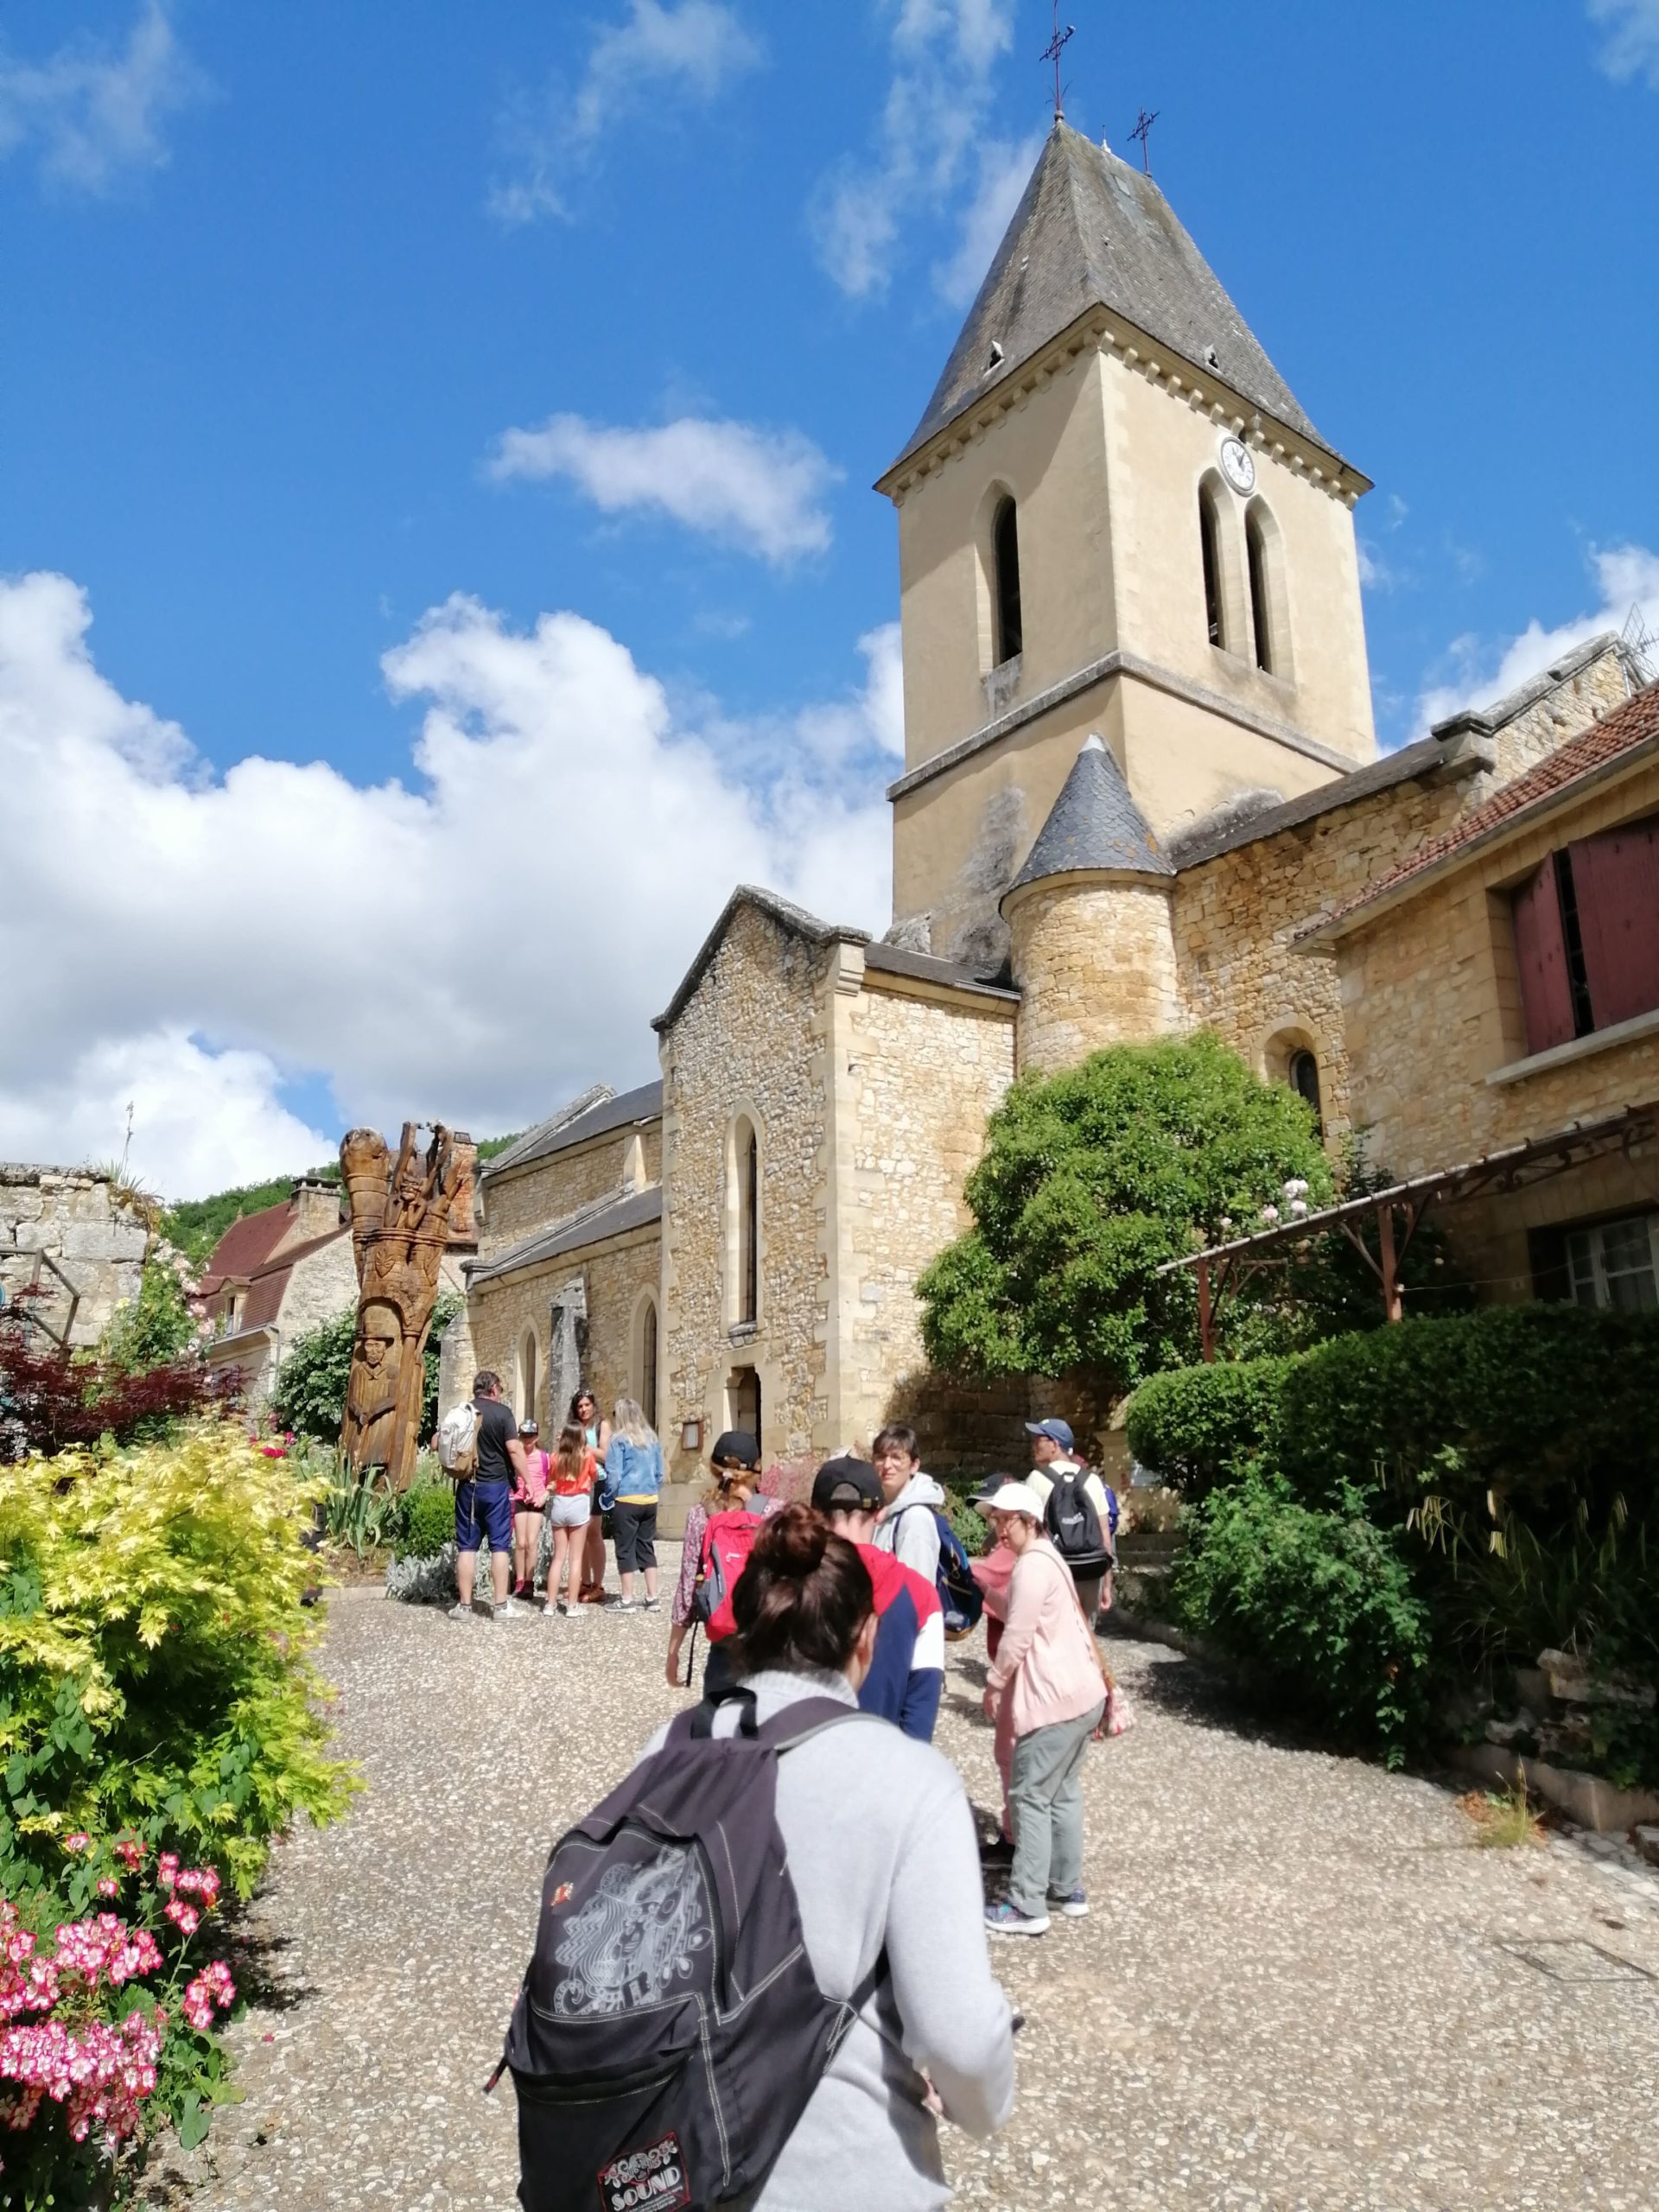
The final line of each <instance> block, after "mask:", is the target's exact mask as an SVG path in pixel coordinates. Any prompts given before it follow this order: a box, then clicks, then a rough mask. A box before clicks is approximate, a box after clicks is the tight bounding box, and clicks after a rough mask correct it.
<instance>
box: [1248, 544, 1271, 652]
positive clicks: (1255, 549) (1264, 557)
mask: <svg viewBox="0 0 1659 2212" xmlns="http://www.w3.org/2000/svg"><path fill="white" fill-rule="evenodd" d="M1244 548H1245V551H1246V553H1247V554H1248V556H1249V568H1250V621H1251V625H1252V627H1253V631H1254V635H1255V664H1256V666H1257V667H1258V668H1264V669H1266V670H1267V671H1268V674H1269V675H1271V674H1272V672H1273V605H1272V602H1271V601H1270V600H1269V599H1268V541H1267V539H1266V537H1264V536H1263V535H1262V524H1261V523H1260V522H1259V521H1258V520H1257V518H1256V517H1255V515H1254V514H1250V515H1247V516H1246V517H1245V520H1244Z"/></svg>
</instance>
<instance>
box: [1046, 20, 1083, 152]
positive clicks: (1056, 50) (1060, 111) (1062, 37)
mask: <svg viewBox="0 0 1659 2212" xmlns="http://www.w3.org/2000/svg"><path fill="white" fill-rule="evenodd" d="M1076 32H1077V25H1076V24H1075V23H1068V24H1067V25H1066V27H1065V29H1064V30H1062V29H1060V0H1054V35H1053V37H1052V39H1050V41H1048V44H1047V45H1046V47H1045V48H1043V53H1042V58H1043V60H1045V61H1052V63H1053V64H1054V120H1055V122H1056V123H1058V122H1060V121H1061V120H1062V119H1063V118H1064V116H1065V107H1064V105H1062V102H1061V98H1060V56H1061V54H1064V53H1065V47H1066V41H1067V40H1068V39H1070V38H1071V37H1073V36H1074V35H1076Z"/></svg>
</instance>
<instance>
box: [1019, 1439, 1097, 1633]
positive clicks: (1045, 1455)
mask: <svg viewBox="0 0 1659 2212" xmlns="http://www.w3.org/2000/svg"><path fill="white" fill-rule="evenodd" d="M1026 1434H1027V1436H1028V1437H1029V1438H1030V1439H1031V1472H1030V1473H1029V1474H1028V1475H1027V1476H1026V1477H1025V1478H1024V1480H1025V1484H1026V1487H1027V1490H1029V1491H1031V1492H1032V1493H1033V1496H1034V1497H1035V1498H1036V1500H1037V1503H1038V1504H1039V1506H1041V1507H1042V1509H1043V1521H1044V1526H1045V1528H1046V1529H1048V1530H1049V1534H1050V1535H1052V1534H1053V1530H1052V1528H1051V1527H1050V1526H1049V1522H1050V1516H1049V1513H1048V1500H1049V1493H1050V1492H1051V1491H1052V1490H1053V1488H1054V1486H1055V1484H1057V1483H1058V1482H1059V1481H1060V1480H1061V1478H1063V1477H1065V1476H1067V1475H1075V1476H1077V1478H1079V1482H1080V1484H1081V1487H1082V1488H1083V1489H1084V1490H1085V1491H1087V1492H1088V1494H1089V1502H1090V1504H1091V1505H1092V1506H1093V1507H1094V1509H1095V1517H1096V1520H1098V1522H1100V1528H1101V1534H1102V1535H1103V1538H1104V1539H1105V1542H1106V1548H1107V1551H1108V1554H1110V1553H1111V1550H1112V1537H1113V1533H1114V1530H1115V1528H1116V1505H1117V1500H1116V1497H1114V1496H1113V1494H1112V1492H1111V1491H1109V1490H1108V1488H1107V1487H1106V1484H1104V1483H1103V1481H1102V1480H1101V1478H1100V1477H1099V1476H1098V1475H1097V1474H1096V1473H1095V1472H1094V1471H1093V1470H1092V1469H1090V1468H1085V1467H1084V1464H1083V1462H1082V1460H1081V1459H1078V1457H1077V1442H1076V1439H1075V1438H1074V1437H1073V1436H1072V1433H1071V1422H1070V1421H1060V1420H1058V1419H1050V1420H1048V1421H1027V1423H1026ZM1110 1575H1111V1567H1110V1564H1109V1562H1108V1564H1107V1565H1106V1566H1105V1567H1099V1566H1096V1567H1091V1568H1090V1569H1089V1570H1087V1571H1085V1572H1083V1573H1077V1572H1075V1571H1074V1573H1073V1574H1072V1577H1071V1579H1072V1580H1073V1581H1074V1582H1075V1583H1076V1584H1077V1597H1078V1599H1079V1601H1080V1602H1081V1604H1082V1606H1083V1610H1084V1613H1085V1614H1086V1615H1087V1616H1088V1618H1090V1620H1091V1621H1092V1620H1093V1619H1094V1618H1095V1615H1096V1612H1097V1611H1099V1609H1100V1601H1101V1591H1102V1587H1103V1585H1104V1586H1105V1588H1106V1592H1107V1595H1106V1602H1107V1604H1108V1605H1110V1603H1111V1593H1110V1581H1109V1578H1110Z"/></svg>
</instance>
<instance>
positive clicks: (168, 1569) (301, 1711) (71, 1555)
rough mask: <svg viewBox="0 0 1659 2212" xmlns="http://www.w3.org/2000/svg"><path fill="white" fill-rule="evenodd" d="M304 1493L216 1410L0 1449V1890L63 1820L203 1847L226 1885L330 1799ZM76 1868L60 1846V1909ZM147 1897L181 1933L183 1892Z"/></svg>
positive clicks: (90, 1880) (33, 1868)
mask: <svg viewBox="0 0 1659 2212" xmlns="http://www.w3.org/2000/svg"><path fill="white" fill-rule="evenodd" d="M314 1497H315V1491H313V1490H312V1489H310V1488H308V1486H306V1485H304V1484H301V1483H298V1482H296V1479H295V1477H294V1474H293V1471H292V1470H291V1467H290V1466H289V1463H288V1462H286V1461H284V1460H282V1459H269V1458H267V1457H266V1456H265V1455H264V1452H262V1451H261V1450H260V1449H259V1448H258V1447H257V1446H256V1445H254V1444H251V1443H250V1441H249V1440H248V1439H247V1437H246V1435H245V1433H242V1431H241V1430H240V1428H239V1427H238V1424H237V1423H236V1422H234V1421H213V1422H200V1423H197V1424H195V1425H193V1426H191V1427H188V1428H186V1429H184V1430H182V1431H181V1432H180V1433H177V1434H175V1436H174V1437H173V1438H171V1439H170V1440H167V1441H164V1442H160V1443H154V1444H146V1445H140V1446H130V1447H129V1448H127V1449H125V1450H118V1449H113V1448H110V1447H107V1446H106V1447H105V1448H102V1449H99V1450H79V1451H72V1452H62V1453H60V1455H59V1456H58V1457H57V1458H55V1459H41V1458H32V1459H25V1460H22V1461H21V1462H19V1463H17V1464H16V1465H10V1466H0V1896H4V1897H13V1898H21V1897H23V1896H25V1895H26V1894H27V1893H29V1892H30V1891H35V1890H43V1891H51V1890H54V1889H55V1888H56V1887H57V1886H58V1885H59V1883H60V1879H61V1876H62V1868H63V1864H64V1861H63V1840H64V1839H65V1838H68V1837H72V1836H73V1835H74V1834H92V1835H97V1834H104V1835H111V1834H125V1835H129V1836H130V1837H131V1838H133V1839H135V1840H136V1841H137V1844H139V1845H142V1846H144V1847H148V1848H149V1849H152V1850H156V1851H167V1852H176V1853H184V1854H187V1855H188V1856H189V1857H191V1858H200V1859H213V1861H214V1863H215V1864H216V1865H217V1866H219V1867H220V1868H222V1869H223V1870H224V1873H225V1878H226V1881H227V1882H228V1883H229V1885H231V1886H232V1887H233V1888H234V1889H235V1890H236V1891H238V1894H240V1895H243V1896H246V1895H247V1894H248V1893H249V1892H250V1891H251V1889H252V1887H253V1885H254V1883H255V1882H256V1880H257V1878H258V1875H259V1872H260V1869H261V1867H262V1866H264V1860H265V1856H266V1853H267V1851H268V1849H269V1842H270V1837H271V1836H272V1835H274V1834H277V1833H279V1832H280V1831H281V1830H282V1829H283V1828H284V1827H287V1825H288V1824H289V1821H291V1820H292V1818H293V1817H294V1815H295V1814H296V1813H297V1812H305V1813H307V1814H308V1815H310V1816H311V1818H312V1819H313V1820H315V1821H328V1820H332V1819H334V1818H336V1817H338V1815H340V1813H341V1812H342V1811H343V1810H344V1809H345V1807H346V1802H347V1801H348V1799H349V1797H350V1796H351V1793H352V1790H353V1788H354V1787H355V1783H354V1781H353V1778H352V1777H351V1776H350V1775H349V1774H348V1773H347V1772H346V1770H345V1769H344V1768H342V1767H340V1765H338V1764H335V1763H334V1762H333V1761H331V1760H330V1759H329V1758H327V1756H326V1752H327V1724H326V1722H325V1720H324V1719H323V1717H322V1714H321V1713H320V1712H319V1711H318V1710H317V1703H318V1701H319V1700H321V1698H322V1697H323V1696H324V1695H326V1692H325V1691H324V1689H323V1687H322V1685H321V1683H320V1682H319V1681H317V1678H316V1676H315V1674H314V1672H313V1670H312V1668H311V1665H310V1662H309V1659H308V1650H309V1648H310V1646H311V1644H312V1643H313V1641H314V1640H315V1637H316V1635H317V1634H318V1632H319V1627H320V1623H319V1621H318V1618H317V1615H316V1614H315V1612H308V1611H305V1610H304V1609H302V1606H301V1604H300V1599H301V1596H302V1592H304V1590H305V1589H306V1587H307V1586H308V1584H310V1583H311V1582H312V1581H314V1580H315V1573H316V1565H315V1560H314V1559H313V1558H312V1556H311V1554H309V1553H308V1552H307V1551H306V1550H305V1549H304V1548H303V1547H302V1543H301V1541H300V1539H301V1537H302V1534H303V1533H304V1532H305V1530H306V1529H308V1527H309V1525H310V1518H311V1509H312V1503H313V1500H314ZM163 1863H165V1862H163ZM122 1864H123V1862H122V1861H121V1860H120V1859H118V1858H117V1859H113V1860H112V1861H111V1863H110V1864H108V1865H106V1866H103V1867H102V1869H101V1876H100V1877H99V1878H105V1879H117V1880H118V1879H121V1878H124V1876H123V1874H122V1872H121V1868H122ZM95 1882H96V1878H94V1877H93V1876H92V1875H91V1874H90V1872H89V1871H88V1862H87V1861H86V1859H84V1858H81V1859H78V1860H77V1861H76V1866H75V1872H74V1875H73V1880H72V1881H71V1884H70V1888H69V1897H70V1903H71V1904H72V1905H73V1908H74V1909H75V1910H77V1911H79V1910H82V1909H83V1908H84V1907H85V1906H86V1905H87V1904H91V1903H92V1901H93V1900H94V1898H95V1897H96V1895H97V1891H96V1886H95ZM167 1894H168V1897H169V1898H170V1899H171V1900H172V1902H174V1903H175V1904H177V1905H178V1906H179V1907H180V1908H181V1911H179V1912H175V1913H174V1914H173V1915H172V1923H173V1924H174V1925H175V1926H179V1927H181V1929H182V1926H183V1921H182V1917H181V1915H183V1914H188V1913H194V1912H199V1911H200V1910H202V1909H203V1899H202V1898H201V1897H200V1895H199V1894H196V1893H193V1892H188V1891H184V1892H181V1891H179V1890H178V1889H177V1888H176V1886H172V1887H169V1888H168V1891H167ZM209 1902H211V1900H209Z"/></svg>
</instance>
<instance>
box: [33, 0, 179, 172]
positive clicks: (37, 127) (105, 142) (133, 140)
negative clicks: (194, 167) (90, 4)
mask: <svg viewBox="0 0 1659 2212" xmlns="http://www.w3.org/2000/svg"><path fill="white" fill-rule="evenodd" d="M206 90H207V80H206V79H204V78H203V76H202V75H201V73H200V70H198V68H197V67H196V66H195V64H194V62H193V61H192V60H191V59H190V57H189V55H188V54H187V53H186V52H185V50H184V48H182V47H181V45H180V43H179V41H178V40H177V39H176V38H175V36H174V33H173V26H172V23H171V21H170V20H169V17H168V10H167V9H166V8H165V7H164V6H162V0H145V4H144V5H143V7H141V9H140V10H139V11H138V15H137V18H136V20H135V22H134V23H133V26H132V29H131V32H130V35H129V36H128V39H127V42H126V44H125V46H124V47H123V48H120V49H115V48H111V46H109V45H108V44H107V43H106V42H105V41H99V40H91V39H78V40H74V41H71V42H70V43H69V44H68V45H67V46H62V47H60V48H59V49H58V51H57V52H56V53H55V54H52V55H50V56H49V57H48V59H47V60H44V61H40V62H29V61H22V60H17V59H16V57H14V56H13V55H12V54H10V53H7V52H5V51H3V50H0V156H5V155H8V154H12V153H16V152H19V151H21V150H23V149H33V150H34V151H35V154H36V156H37V157H38V159H39V162H40V171H41V178H42V179H43V181H46V182H47V183H48V184H51V185H56V186H60V187H64V188H70V189H73V190H75V191H80V192H88V193H94V194H98V193H105V192H109V191H111V189H112V188H114V187H115V185H116V184H117V183H118V181H119V180H120V179H121V178H122V177H123V176H124V175H127V174H129V173H130V172H132V171H135V170H140V169H154V168H165V166H166V164H167V162H168V147H167V143H166V141H165V139H164V137H162V125H163V124H165V123H166V121H167V120H168V118H169V117H170V116H172V115H174V114H175V113H176V112H177V111H178V110H179V109H181V108H183V107H187V106H188V105H190V103H191V102H192V101H193V100H195V99H200V97H201V96H202V95H203V93H204V92H206Z"/></svg>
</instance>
